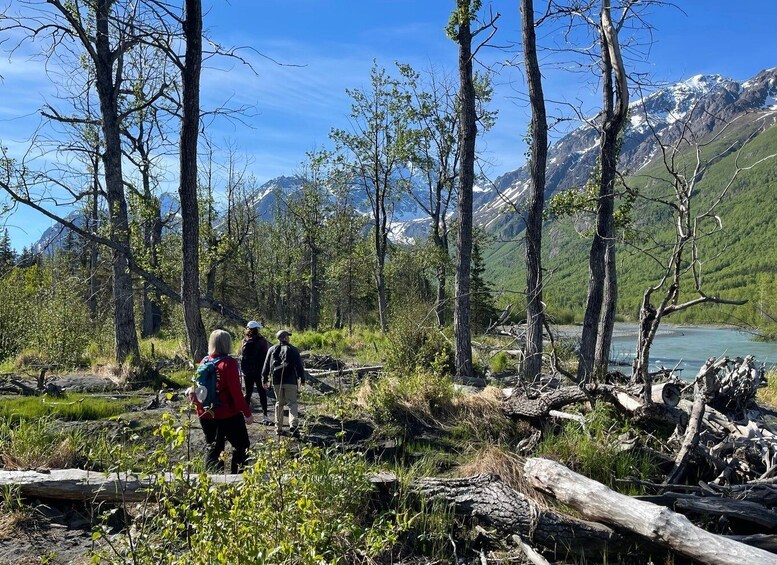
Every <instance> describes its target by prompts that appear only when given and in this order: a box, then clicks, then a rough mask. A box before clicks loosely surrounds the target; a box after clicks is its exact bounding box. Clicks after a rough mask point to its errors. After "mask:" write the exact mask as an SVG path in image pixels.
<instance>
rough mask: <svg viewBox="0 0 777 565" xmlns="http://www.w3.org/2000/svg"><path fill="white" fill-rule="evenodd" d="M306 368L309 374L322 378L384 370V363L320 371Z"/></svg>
mask: <svg viewBox="0 0 777 565" xmlns="http://www.w3.org/2000/svg"><path fill="white" fill-rule="evenodd" d="M305 370H306V371H307V372H308V373H309V374H312V375H314V376H316V377H317V378H319V379H320V378H321V377H331V376H334V375H343V376H348V375H354V374H355V375H363V374H365V373H377V372H379V371H382V370H383V365H371V366H369V367H354V368H353V369H347V368H343V369H337V370H334V371H332V370H324V371H319V370H316V369H305Z"/></svg>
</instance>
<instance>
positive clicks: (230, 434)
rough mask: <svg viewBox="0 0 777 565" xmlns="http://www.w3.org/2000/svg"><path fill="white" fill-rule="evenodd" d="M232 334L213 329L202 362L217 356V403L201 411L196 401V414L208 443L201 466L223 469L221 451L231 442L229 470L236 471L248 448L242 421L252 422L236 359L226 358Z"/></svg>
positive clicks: (246, 432)
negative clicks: (203, 463) (230, 464)
mask: <svg viewBox="0 0 777 565" xmlns="http://www.w3.org/2000/svg"><path fill="white" fill-rule="evenodd" d="M230 351H232V337H231V336H230V335H229V334H228V333H227V332H225V331H224V330H215V331H214V332H213V333H211V334H210V339H209V340H208V356H207V357H205V358H204V359H203V360H202V362H203V363H204V362H206V361H208V360H212V359H218V358H219V357H221V359H220V360H219V361H218V362H217V363H216V371H217V372H218V380H217V381H216V396H217V398H218V402H217V406H215V407H213V408H211V409H209V410H205V409H204V408H203V406H202V404H201V403H196V406H197V416H199V418H200V425H201V426H202V431H203V432H204V433H205V441H206V442H207V444H208V447H207V450H206V452H205V467H207V468H208V469H215V470H218V471H223V470H224V462H223V461H222V460H221V458H220V456H221V452H222V451H224V447H225V442H227V441H228V442H229V443H230V444H231V445H232V466H231V472H232V473H233V474H234V473H239V472H241V471H242V468H243V465H244V464H245V461H246V457H247V451H248V447H249V445H250V444H249V441H248V429H247V428H246V424H252V423H253V422H254V419H253V416H252V415H251V410H250V409H249V407H248V404H246V400H245V398H244V397H243V391H242V389H241V387H240V374H239V372H238V366H237V360H236V359H234V358H232V357H230V356H229V353H230Z"/></svg>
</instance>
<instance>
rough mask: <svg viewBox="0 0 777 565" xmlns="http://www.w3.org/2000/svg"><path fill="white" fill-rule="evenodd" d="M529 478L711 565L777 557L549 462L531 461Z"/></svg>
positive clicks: (593, 515)
mask: <svg viewBox="0 0 777 565" xmlns="http://www.w3.org/2000/svg"><path fill="white" fill-rule="evenodd" d="M524 473H525V476H526V478H527V479H528V480H529V482H530V484H532V485H533V486H534V487H535V488H538V489H540V490H542V491H543V492H546V493H548V494H550V495H552V496H554V497H555V498H556V499H557V500H559V501H561V502H563V503H564V504H567V505H569V506H571V507H572V508H574V509H575V510H577V511H578V512H580V513H581V514H582V515H583V516H584V517H585V518H587V519H589V520H595V521H600V522H605V523H608V524H614V525H618V526H620V527H622V528H627V529H629V530H631V531H633V532H636V533H638V534H640V535H642V536H644V537H645V538H647V539H649V540H651V541H653V542H655V543H660V544H663V545H665V546H667V547H669V548H671V549H672V550H673V551H676V552H677V553H680V554H682V555H684V556H687V557H690V558H692V559H695V560H697V561H700V562H702V563H709V564H711V565H741V564H742V563H747V565H767V564H774V563H775V562H777V555H776V554H774V553H770V552H768V551H764V550H762V549H757V548H755V547H750V546H747V545H745V544H743V543H739V542H737V541H733V540H731V539H727V538H725V537H722V536H718V535H714V534H711V533H709V532H706V531H704V530H703V529H701V528H699V527H697V526H695V525H694V524H692V523H691V522H690V520H688V519H687V518H686V517H685V516H682V515H680V514H677V513H675V512H672V511H671V510H669V509H668V508H663V507H660V506H656V505H654V504H650V503H649V502H643V501H640V500H635V499H633V498H631V497H629V496H626V495H623V494H619V493H617V492H615V491H613V490H610V489H609V488H607V487H606V486H605V485H603V484H601V483H598V482H596V481H593V480H591V479H588V478H586V477H584V476H582V475H579V474H577V473H574V472H573V471H570V470H569V469H567V468H566V467H564V466H563V465H561V464H559V463H556V462H555V461H549V460H547V459H536V458H533V459H528V460H527V461H526V464H525V465H524Z"/></svg>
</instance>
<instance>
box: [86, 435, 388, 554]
mask: <svg viewBox="0 0 777 565" xmlns="http://www.w3.org/2000/svg"><path fill="white" fill-rule="evenodd" d="M162 435H164V436H166V437H169V438H171V439H172V440H173V442H177V443H180V442H181V441H183V439H182V438H181V437H180V435H178V434H172V435H169V434H166V433H163V434H162ZM168 447H169V446H168ZM162 449H164V448H162ZM159 455H160V457H164V455H163V454H161V453H160V454H159ZM255 455H256V461H257V462H256V464H255V465H254V466H253V467H251V468H249V469H247V470H246V472H245V473H244V475H243V480H242V481H241V482H239V483H231V484H214V483H213V482H212V481H211V480H210V478H209V477H208V476H207V475H204V474H201V475H199V476H197V477H196V479H193V480H192V479H189V477H188V473H187V472H186V467H185V465H184V464H178V465H176V466H175V467H174V468H173V473H172V476H174V477H175V480H173V481H172V482H170V483H164V482H161V481H160V488H161V489H162V490H163V492H162V494H161V496H159V505H158V507H157V508H156V509H155V511H154V512H153V513H152V514H151V515H149V516H147V517H146V518H144V520H146V522H145V524H144V526H145V527H142V528H137V529H136V530H135V533H134V536H133V543H132V544H131V545H130V544H124V545H119V544H116V543H115V541H114V542H113V543H111V545H110V547H111V549H112V550H113V551H114V553H113V554H112V555H108V554H106V555H103V556H102V557H105V558H107V559H113V560H114V561H116V562H120V563H125V562H127V561H131V562H134V563H181V564H183V563H187V564H189V563H194V564H198V563H202V564H206V563H208V564H209V563H303V564H307V563H310V564H317V563H365V562H372V559H373V558H374V557H376V556H377V555H378V554H380V553H381V552H383V551H386V550H387V548H388V549H390V548H391V547H392V546H394V544H395V543H396V540H397V536H398V530H397V527H396V525H395V522H394V521H392V520H391V519H390V518H389V517H388V516H386V517H383V516H372V515H370V508H369V505H367V504H365V501H366V500H368V499H369V495H370V492H371V489H372V487H371V484H370V481H369V474H368V468H367V466H366V464H365V462H364V459H363V457H361V456H359V455H355V454H347V453H346V454H343V453H338V452H336V451H324V450H321V449H317V448H303V449H302V450H301V451H299V452H298V453H292V452H291V451H289V449H288V447H287V445H286V444H284V443H277V442H274V441H273V442H266V443H263V444H260V445H259V446H258V447H257V448H256V454H255ZM104 534H105V530H102V529H101V530H99V531H97V532H96V533H95V537H100V536H101V535H104Z"/></svg>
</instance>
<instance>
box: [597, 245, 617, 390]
mask: <svg viewBox="0 0 777 565" xmlns="http://www.w3.org/2000/svg"><path fill="white" fill-rule="evenodd" d="M604 262H605V272H606V275H605V277H604V296H603V301H604V304H603V305H602V316H601V319H600V320H599V334H598V335H597V340H596V354H595V359H594V366H595V367H596V372H597V374H601V375H603V374H605V373H607V368H608V366H609V364H610V350H611V349H612V331H613V328H614V327H615V307H616V306H617V303H618V279H617V277H618V274H617V269H616V265H615V239H614V234H610V238H609V239H608V240H607V251H606V252H605V259H604Z"/></svg>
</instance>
